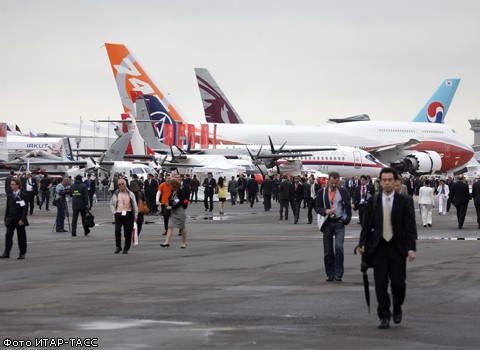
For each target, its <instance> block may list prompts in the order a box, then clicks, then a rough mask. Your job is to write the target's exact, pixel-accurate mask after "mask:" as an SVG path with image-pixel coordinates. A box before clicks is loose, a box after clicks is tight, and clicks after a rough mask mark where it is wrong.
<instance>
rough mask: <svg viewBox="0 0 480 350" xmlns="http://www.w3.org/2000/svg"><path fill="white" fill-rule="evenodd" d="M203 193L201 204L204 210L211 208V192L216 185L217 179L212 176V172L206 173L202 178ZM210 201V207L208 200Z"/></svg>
mask: <svg viewBox="0 0 480 350" xmlns="http://www.w3.org/2000/svg"><path fill="white" fill-rule="evenodd" d="M203 187H204V188H205V190H204V195H203V197H204V198H203V204H205V211H207V210H209V209H210V211H212V210H213V193H214V192H215V187H217V181H215V179H214V178H213V174H212V173H208V174H207V177H206V178H205V180H203ZM209 201H210V208H209V207H208V202H209Z"/></svg>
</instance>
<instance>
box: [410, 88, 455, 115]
mask: <svg viewBox="0 0 480 350" xmlns="http://www.w3.org/2000/svg"><path fill="white" fill-rule="evenodd" d="M458 84H460V79H446V80H444V81H443V82H442V84H441V85H440V86H439V87H438V89H437V91H435V93H434V94H433V96H432V97H431V98H430V99H429V100H428V102H427V103H426V104H425V106H423V108H422V109H421V110H420V112H418V114H417V116H416V117H415V118H414V119H413V120H412V121H413V122H418V123H439V124H443V123H444V122H445V117H446V115H447V112H448V108H449V107H450V103H451V102H452V99H453V96H454V95H455V92H456V91H457V87H458Z"/></svg>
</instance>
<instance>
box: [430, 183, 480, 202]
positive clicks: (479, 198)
mask: <svg viewBox="0 0 480 350" xmlns="http://www.w3.org/2000/svg"><path fill="white" fill-rule="evenodd" d="M445 186H446V185H445ZM439 191H440V190H439ZM439 193H440V192H439ZM472 198H473V202H474V203H475V205H480V180H479V181H477V182H475V183H474V184H473V186H472Z"/></svg>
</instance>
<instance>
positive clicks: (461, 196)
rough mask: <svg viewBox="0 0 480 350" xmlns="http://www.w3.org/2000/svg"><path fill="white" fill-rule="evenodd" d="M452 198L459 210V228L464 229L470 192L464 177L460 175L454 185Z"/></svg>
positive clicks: (451, 192) (451, 193)
mask: <svg viewBox="0 0 480 350" xmlns="http://www.w3.org/2000/svg"><path fill="white" fill-rule="evenodd" d="M450 197H451V198H452V203H453V205H455V207H456V208H457V221H458V228H459V229H462V228H463V223H464V222H465V216H466V215H467V208H468V202H469V201H470V190H469V188H468V184H467V183H466V182H464V181H463V175H458V178H457V181H456V182H455V183H454V184H453V185H452V190H451V191H450Z"/></svg>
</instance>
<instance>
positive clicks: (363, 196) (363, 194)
mask: <svg viewBox="0 0 480 350" xmlns="http://www.w3.org/2000/svg"><path fill="white" fill-rule="evenodd" d="M362 198H363V199H365V186H362Z"/></svg>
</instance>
